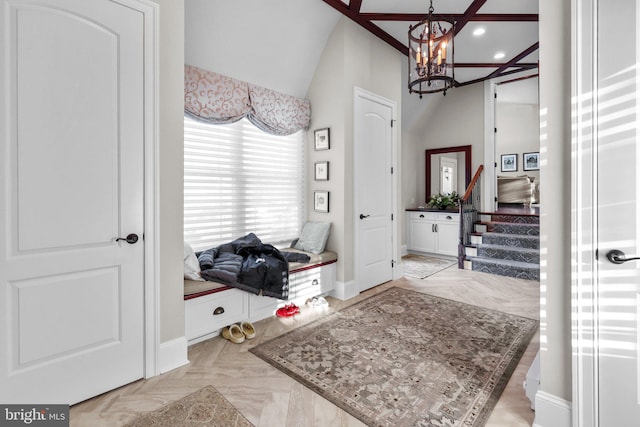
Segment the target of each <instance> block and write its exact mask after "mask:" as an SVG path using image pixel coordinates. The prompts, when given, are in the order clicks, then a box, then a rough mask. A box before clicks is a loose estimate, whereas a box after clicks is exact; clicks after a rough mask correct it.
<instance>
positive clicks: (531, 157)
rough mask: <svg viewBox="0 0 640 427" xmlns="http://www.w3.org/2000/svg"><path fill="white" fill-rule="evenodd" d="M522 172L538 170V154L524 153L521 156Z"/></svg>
mask: <svg viewBox="0 0 640 427" xmlns="http://www.w3.org/2000/svg"><path fill="white" fill-rule="evenodd" d="M522 170H525V171H537V170H540V153H539V152H536V153H524V154H523V155H522Z"/></svg>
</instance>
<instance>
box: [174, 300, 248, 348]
mask: <svg viewBox="0 0 640 427" xmlns="http://www.w3.org/2000/svg"><path fill="white" fill-rule="evenodd" d="M248 297H249V294H248V293H247V292H244V291H241V290H239V289H229V290H226V291H223V292H217V293H214V294H210V295H205V296H202V297H199V298H193V299H190V300H187V301H185V303H184V304H185V308H184V309H185V329H186V335H187V340H189V341H192V340H194V339H196V338H199V337H202V336H205V335H208V334H212V333H214V332H216V331H217V330H219V329H221V328H223V327H224V326H228V325H230V324H232V323H237V322H241V321H243V320H247V319H248V318H249V313H248Z"/></svg>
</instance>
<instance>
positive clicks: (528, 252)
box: [464, 212, 540, 280]
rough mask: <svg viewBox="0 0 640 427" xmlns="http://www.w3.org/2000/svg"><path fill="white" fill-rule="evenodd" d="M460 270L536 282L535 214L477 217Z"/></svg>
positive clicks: (537, 240) (537, 241)
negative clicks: (462, 266)
mask: <svg viewBox="0 0 640 427" xmlns="http://www.w3.org/2000/svg"><path fill="white" fill-rule="evenodd" d="M479 217H480V220H479V221H477V222H475V223H474V232H473V233H472V234H471V243H470V244H468V245H466V246H465V250H464V252H465V259H464V268H465V269H468V270H474V271H482V272H485V273H491V274H498V275H501V276H510V277H517V278H520V279H528V280H540V221H539V217H538V215H537V214H530V213H528V214H522V213H502V212H501V213H495V212H493V213H484V212H480V213H479Z"/></svg>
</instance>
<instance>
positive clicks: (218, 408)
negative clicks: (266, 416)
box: [126, 386, 253, 427]
mask: <svg viewBox="0 0 640 427" xmlns="http://www.w3.org/2000/svg"><path fill="white" fill-rule="evenodd" d="M149 426H156V427H191V426H200V427H205V426H206V427H251V426H253V424H251V423H250V422H249V421H248V420H247V419H246V418H245V417H244V416H243V415H242V414H241V413H240V412H238V410H237V409H236V408H235V407H234V406H233V405H232V404H231V403H229V401H228V400H227V399H225V398H224V396H222V395H221V394H220V392H218V390H216V389H215V388H213V386H207V387H204V388H201V389H200V390H198V391H196V392H195V393H192V394H190V395H188V396H186V397H183V398H182V399H180V400H177V401H175V402H172V403H169V404H168V405H165V406H163V407H162V408H160V409H157V410H155V411H152V412H149V413H146V414H142V415H140V416H139V417H138V418H136V419H135V420H133V421H132V422H130V423H129V424H127V425H126V427H149Z"/></svg>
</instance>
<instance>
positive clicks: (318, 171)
mask: <svg viewBox="0 0 640 427" xmlns="http://www.w3.org/2000/svg"><path fill="white" fill-rule="evenodd" d="M315 166H316V168H315V173H314V175H313V179H315V180H316V181H329V162H316V164H315Z"/></svg>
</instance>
